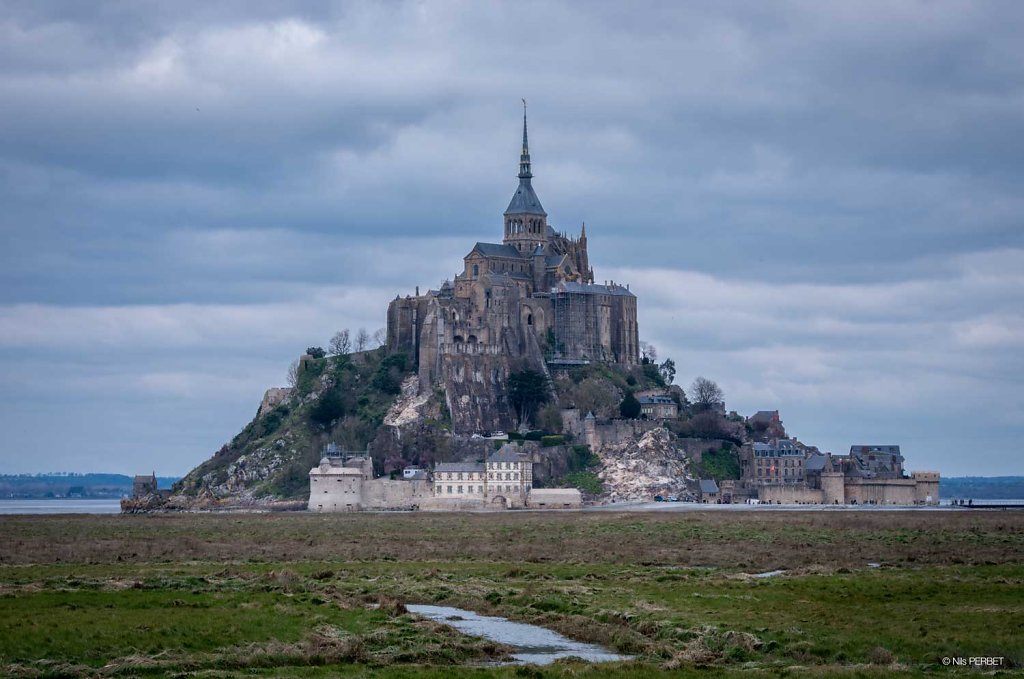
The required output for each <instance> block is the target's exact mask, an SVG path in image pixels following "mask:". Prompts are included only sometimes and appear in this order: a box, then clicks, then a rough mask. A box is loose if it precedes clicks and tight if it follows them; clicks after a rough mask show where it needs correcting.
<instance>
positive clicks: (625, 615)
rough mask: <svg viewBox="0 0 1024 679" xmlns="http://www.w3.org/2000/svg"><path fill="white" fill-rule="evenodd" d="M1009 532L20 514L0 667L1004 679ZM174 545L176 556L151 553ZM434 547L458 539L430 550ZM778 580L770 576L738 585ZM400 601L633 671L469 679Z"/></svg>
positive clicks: (1013, 608) (813, 521)
mask: <svg viewBox="0 0 1024 679" xmlns="http://www.w3.org/2000/svg"><path fill="white" fill-rule="evenodd" d="M1016 516H1017V515H1016V514H1014V515H1000V514H995V513H987V514H980V513H979V514H953V513H942V514H925V513H922V514H913V513H899V514H892V515H888V514H870V515H832V516H826V517H821V516H809V515H805V514H797V513H794V514H787V515H781V516H780V515H772V516H766V515H759V514H755V513H750V514H746V513H745V514H734V515H732V516H730V517H728V518H729V520H728V521H725V520H723V519H722V518H721V517H718V516H711V515H708V514H688V515H678V516H674V517H671V520H667V519H666V518H665V517H664V516H662V515H637V514H632V515H615V514H609V515H600V516H598V517H596V518H595V517H594V516H593V515H580V514H568V513H567V514H555V515H542V514H520V515H492V516H484V517H479V516H409V515H400V516H377V515H363V516H353V517H312V516H306V515H295V516H271V517H267V516H239V515H198V516H197V515H189V516H171V517H113V518H103V517H95V521H94V522H92V521H86V520H84V519H81V518H79V517H56V518H55V517H37V518H33V519H29V518H23V517H15V518H14V519H12V520H11V521H7V520H5V521H4V522H3V523H0V558H2V560H3V564H4V565H0V675H4V676H24V677H58V676H185V675H186V674H187V675H189V676H210V677H214V676H216V677H234V676H282V677H291V676H294V677H304V676H310V677H316V676H333V673H337V672H339V671H342V670H343V671H344V673H346V674H352V675H355V676H381V677H398V676H402V677H420V676H423V677H433V676H451V672H452V671H453V669H454V668H456V667H457V668H459V673H460V674H465V675H467V676H473V675H477V676H492V675H493V676H507V677H512V676H540V677H562V676H579V677H604V676H608V677H634V676H635V677H641V676H642V677H647V676H692V675H694V673H699V674H700V676H735V675H736V674H737V673H741V674H742V675H743V676H775V675H784V674H789V675H791V676H805V675H810V676H824V675H827V676H864V677H876V676H879V677H880V676H895V675H900V674H903V675H917V674H928V673H936V674H942V675H943V676H948V674H949V673H950V672H949V670H947V669H945V668H943V667H942V666H941V664H939V661H940V659H941V658H942V657H943V656H949V655H960V656H973V655H998V656H1004V657H1006V658H1007V663H1008V668H1009V667H1012V666H1013V665H1016V666H1018V667H1019V666H1020V665H1021V664H1022V663H1024V566H1022V565H1021V564H1022V562H1024V559H1022V558H1021V557H1022V556H1024V550H1022V547H1021V545H1022V539H1021V537H1022V534H1024V527H1022V521H1021V519H1018V518H1016ZM851 517H852V518H851ZM880 517H886V518H885V519H884V520H883V519H881V518H880ZM188 531H191V532H192V535H190V536H189V537H190V539H189V540H188V541H185V542H184V543H183V544H184V550H183V551H184V554H183V557H179V558H170V557H167V556H165V555H164V554H163V551H162V548H160V547H159V545H161V544H163V543H166V542H167V541H173V540H175V539H177V537H178V536H181V535H182V534H183V533H185V532H188ZM545 531H547V532H548V533H549V534H545ZM424 534H425V535H426V537H424ZM57 536H64V537H57ZM446 544H447V545H453V544H455V545H460V547H459V548H458V550H452V549H451V548H449V550H448V551H447V552H446V553H445V554H444V556H443V557H442V556H439V552H440V551H441V548H442V547H443V546H444V545H446ZM325 546H326V547H325ZM100 547H102V549H100ZM328 548H330V549H337V551H338V554H336V555H328V556H326V557H325V556H324V554H323V552H324V550H325V549H328ZM516 551H519V552H521V555H520V558H508V555H509V554H511V553H513V552H516ZM279 553H287V554H288V556H287V557H286V558H284V557H278V556H276V555H278V554H279ZM272 556H273V557H274V558H270V557H272ZM498 556H501V557H503V558H495V557H498ZM868 561H873V562H875V561H877V562H882V563H883V567H882V568H867V567H866V564H867V562H868ZM773 568H782V569H785V570H786V573H785V574H784V575H782V576H779V577H775V578H767V579H756V578H751V577H749V575H748V574H750V573H755V572H758V571H762V570H769V569H773ZM406 603H443V604H447V605H454V606H459V607H463V608H467V609H470V610H474V611H478V612H480V613H485V614H492V615H500V616H504V617H508V618H511V619H513V620H518V621H522V622H529V623H534V624H539V625H542V626H544V627H547V628H550V629H554V630H556V631H558V632H561V633H562V634H565V635H567V636H569V637H571V638H574V639H578V640H581V641H588V642H592V643H598V644H601V645H604V646H607V647H609V648H612V649H615V650H617V651H619V652H622V653H626V654H629V655H633V656H636V660H634V661H632V662H627V663H612V664H609V665H595V666H591V665H586V664H579V663H572V662H560V663H558V664H556V665H555V666H552V667H546V668H522V667H520V668H513V667H488V668H476V667H474V665H478V664H482V663H487V662H491V661H494V660H500V659H502V658H506V657H507V654H508V651H509V649H507V648H503V647H501V646H499V645H497V644H493V643H491V642H488V641H486V640H482V639H476V638H472V637H467V636H465V635H462V634H460V633H458V632H456V631H455V630H453V629H452V628H450V627H447V626H445V625H439V624H437V623H433V622H429V621H424V620H421V619H418V618H416V617H415V616H412V615H409V614H408V613H407V612H406V609H405V604H406ZM799 668H803V669H799Z"/></svg>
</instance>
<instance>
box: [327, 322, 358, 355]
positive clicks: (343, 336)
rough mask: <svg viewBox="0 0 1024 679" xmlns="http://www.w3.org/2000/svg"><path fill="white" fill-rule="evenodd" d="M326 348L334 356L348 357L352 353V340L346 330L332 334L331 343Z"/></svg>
mask: <svg viewBox="0 0 1024 679" xmlns="http://www.w3.org/2000/svg"><path fill="white" fill-rule="evenodd" d="M327 346H328V348H329V349H330V351H331V353H332V354H333V355H335V356H348V354H349V352H350V351H352V339H351V338H350V337H349V334H348V328H345V329H344V330H339V331H338V332H336V333H334V337H332V338H331V343H330V344H328V345H327Z"/></svg>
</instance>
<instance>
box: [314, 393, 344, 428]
mask: <svg viewBox="0 0 1024 679" xmlns="http://www.w3.org/2000/svg"><path fill="white" fill-rule="evenodd" d="M344 414H345V402H344V401H343V400H342V398H341V394H340V393H339V392H338V390H337V389H331V390H330V391H328V392H327V393H325V394H323V395H322V396H321V397H320V398H319V399H318V400H317V402H316V405H314V406H313V407H312V408H310V410H309V419H311V420H313V421H314V422H316V423H317V424H319V425H320V426H322V427H325V428H326V427H327V426H328V425H329V424H330V423H331V422H333V421H334V420H337V419H338V418H340V417H341V416H342V415H344Z"/></svg>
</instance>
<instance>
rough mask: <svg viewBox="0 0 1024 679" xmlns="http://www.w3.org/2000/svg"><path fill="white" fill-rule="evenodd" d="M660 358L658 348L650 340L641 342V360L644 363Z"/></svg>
mask: <svg viewBox="0 0 1024 679" xmlns="http://www.w3.org/2000/svg"><path fill="white" fill-rule="evenodd" d="M657 360H658V350H657V349H655V348H654V345H653V344H651V343H649V342H641V343H640V362H641V363H643V364H644V365H647V364H649V363H654V362H655V361H657Z"/></svg>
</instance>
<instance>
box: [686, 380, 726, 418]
mask: <svg viewBox="0 0 1024 679" xmlns="http://www.w3.org/2000/svg"><path fill="white" fill-rule="evenodd" d="M690 401H691V402H693V405H694V407H695V408H696V409H697V410H698V411H703V410H712V409H714V408H717V407H718V404H719V403H724V402H725V395H724V394H723V393H722V389H721V387H719V386H718V385H717V384H715V382H714V381H713V380H709V379H708V378H706V377H698V378H697V379H695V380H694V381H693V384H691V385H690Z"/></svg>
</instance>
